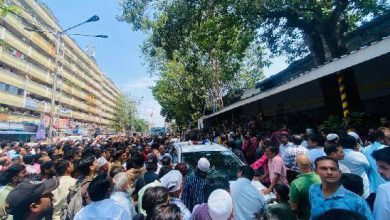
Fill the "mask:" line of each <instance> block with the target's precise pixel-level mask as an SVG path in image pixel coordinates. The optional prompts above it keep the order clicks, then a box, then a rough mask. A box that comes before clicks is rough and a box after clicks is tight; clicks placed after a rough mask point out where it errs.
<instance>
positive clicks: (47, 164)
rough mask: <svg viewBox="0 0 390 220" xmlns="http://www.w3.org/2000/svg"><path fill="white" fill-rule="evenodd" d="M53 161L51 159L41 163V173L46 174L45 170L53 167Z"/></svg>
mask: <svg viewBox="0 0 390 220" xmlns="http://www.w3.org/2000/svg"><path fill="white" fill-rule="evenodd" d="M54 165H55V164H54V162H53V161H52V160H49V161H46V162H44V163H43V164H42V165H41V173H42V174H46V170H49V169H50V168H52V167H54Z"/></svg>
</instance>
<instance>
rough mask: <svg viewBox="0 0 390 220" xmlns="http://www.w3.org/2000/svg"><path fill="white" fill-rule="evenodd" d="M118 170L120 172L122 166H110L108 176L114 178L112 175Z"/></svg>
mask: <svg viewBox="0 0 390 220" xmlns="http://www.w3.org/2000/svg"><path fill="white" fill-rule="evenodd" d="M120 172H122V167H112V168H111V170H110V177H111V178H114V176H115V175H117V174H118V173H120Z"/></svg>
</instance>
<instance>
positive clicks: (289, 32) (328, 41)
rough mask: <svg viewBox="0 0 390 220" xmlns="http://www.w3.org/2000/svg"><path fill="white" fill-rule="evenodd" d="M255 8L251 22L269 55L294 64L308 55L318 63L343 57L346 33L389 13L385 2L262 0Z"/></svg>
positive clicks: (363, 0)
mask: <svg viewBox="0 0 390 220" xmlns="http://www.w3.org/2000/svg"><path fill="white" fill-rule="evenodd" d="M254 4H256V3H254ZM256 6H257V7H256V8H257V9H258V12H257V14H258V18H260V19H257V20H256V19H254V20H251V21H252V22H256V23H258V24H259V27H260V28H261V29H262V33H261V34H260V36H261V39H262V40H263V41H264V42H266V43H267V46H268V48H270V50H271V52H272V53H274V54H276V55H281V54H284V55H288V57H289V60H290V61H294V60H296V59H298V58H300V57H302V56H304V55H306V54H307V53H308V52H310V53H311V54H312V55H313V57H314V58H315V60H316V61H317V62H318V63H321V62H324V61H326V60H330V59H331V58H333V57H336V56H340V55H341V54H343V53H344V52H345V51H346V42H345V40H346V37H347V36H348V33H350V32H351V31H353V30H355V29H356V27H357V26H358V25H359V24H362V23H364V22H365V21H368V20H369V19H370V18H374V17H375V16H377V15H379V14H383V13H386V12H388V10H389V2H388V1H386V0H354V1H348V0H331V1H309V0H291V1H285V0H263V1H261V2H257V4H256ZM250 17H253V16H250ZM261 19H262V20H261Z"/></svg>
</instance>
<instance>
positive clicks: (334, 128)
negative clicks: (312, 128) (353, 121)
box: [320, 115, 346, 134]
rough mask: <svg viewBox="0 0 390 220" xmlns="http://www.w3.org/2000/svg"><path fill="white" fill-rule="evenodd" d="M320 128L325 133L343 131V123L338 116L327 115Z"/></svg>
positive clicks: (339, 132) (344, 129)
mask: <svg viewBox="0 0 390 220" xmlns="http://www.w3.org/2000/svg"><path fill="white" fill-rule="evenodd" d="M320 127H321V129H322V130H324V131H325V132H326V133H329V132H330V133H337V134H341V133H345V131H346V128H345V123H344V121H343V119H341V118H340V117H338V116H335V115H331V116H329V117H328V119H327V120H325V121H324V122H323V123H322V125H321V126H320Z"/></svg>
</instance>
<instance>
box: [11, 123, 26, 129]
mask: <svg viewBox="0 0 390 220" xmlns="http://www.w3.org/2000/svg"><path fill="white" fill-rule="evenodd" d="M9 130H14V131H23V124H22V123H12V122H10V123H9Z"/></svg>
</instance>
